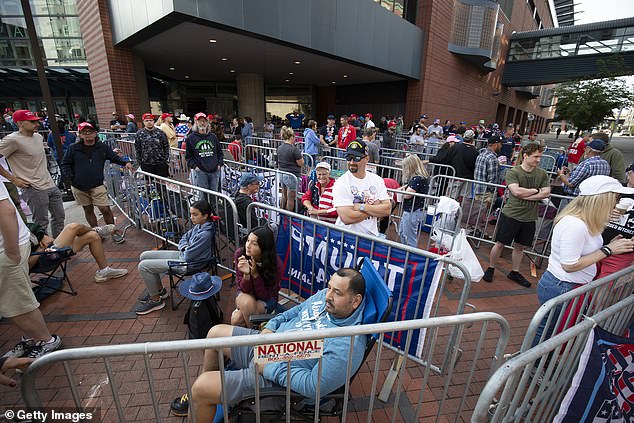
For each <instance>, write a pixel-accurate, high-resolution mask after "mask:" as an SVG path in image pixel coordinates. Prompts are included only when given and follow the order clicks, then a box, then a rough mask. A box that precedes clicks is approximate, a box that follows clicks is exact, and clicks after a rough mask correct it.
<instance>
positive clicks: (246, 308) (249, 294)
mask: <svg viewBox="0 0 634 423" xmlns="http://www.w3.org/2000/svg"><path fill="white" fill-rule="evenodd" d="M234 261H235V265H236V282H237V284H238V296H237V297H236V309H235V310H234V311H233V313H232V314H231V324H232V325H234V326H244V327H247V326H248V325H249V316H251V315H252V314H262V313H272V312H273V311H274V310H275V307H276V305H277V296H278V293H279V291H280V281H281V280H282V270H283V267H284V265H283V264H282V261H281V260H280V258H279V257H278V256H277V253H276V250H275V239H274V235H273V231H271V229H269V228H268V227H265V226H263V227H259V228H255V229H253V230H252V231H251V232H250V233H249V236H248V237H247V240H246V242H245V244H244V247H243V248H238V249H237V250H236V253H235V255H234Z"/></svg>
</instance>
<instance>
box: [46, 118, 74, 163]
mask: <svg viewBox="0 0 634 423" xmlns="http://www.w3.org/2000/svg"><path fill="white" fill-rule="evenodd" d="M57 125H58V127H59V137H60V138H61V141H62V151H63V153H64V154H66V151H68V146H69V145H72V144H74V143H75V141H76V140H77V137H76V136H75V134H73V133H72V132H68V130H67V129H66V123H65V122H64V121H63V120H58V121H57ZM46 144H47V145H48V148H50V150H51V151H52V152H53V157H55V160H57V162H58V163H59V162H61V161H62V159H61V158H59V157H57V149H56V148H55V139H54V138H53V132H51V133H49V134H48V138H47V139H46ZM62 158H64V156H62Z"/></svg>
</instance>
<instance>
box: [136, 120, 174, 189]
mask: <svg viewBox="0 0 634 423" xmlns="http://www.w3.org/2000/svg"><path fill="white" fill-rule="evenodd" d="M134 149H135V150H136V158H137V160H138V163H139V165H140V166H141V170H142V171H144V172H148V173H153V174H154V175H158V176H163V177H165V178H169V176H170V175H169V165H168V163H169V159H170V144H169V141H168V140H167V136H166V135H165V132H163V131H161V130H160V129H159V128H157V127H156V126H154V116H152V114H151V113H144V114H143V128H142V129H140V130H139V132H137V133H136V136H135V141H134Z"/></svg>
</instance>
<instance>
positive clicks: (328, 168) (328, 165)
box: [315, 162, 330, 172]
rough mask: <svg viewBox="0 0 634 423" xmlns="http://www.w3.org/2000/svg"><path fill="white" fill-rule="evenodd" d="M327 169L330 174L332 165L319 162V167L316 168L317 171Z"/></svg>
mask: <svg viewBox="0 0 634 423" xmlns="http://www.w3.org/2000/svg"><path fill="white" fill-rule="evenodd" d="M320 168H321V169H326V170H327V171H328V172H330V163H327V162H319V163H317V166H315V169H320Z"/></svg>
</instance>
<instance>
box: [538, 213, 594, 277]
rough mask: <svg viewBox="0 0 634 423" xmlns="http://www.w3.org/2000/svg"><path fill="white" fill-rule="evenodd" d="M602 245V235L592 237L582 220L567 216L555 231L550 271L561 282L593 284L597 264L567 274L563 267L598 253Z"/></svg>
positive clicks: (549, 261) (551, 249)
mask: <svg viewBox="0 0 634 423" xmlns="http://www.w3.org/2000/svg"><path fill="white" fill-rule="evenodd" d="M602 245H603V238H602V237H601V234H598V235H595V236H592V235H590V232H588V227H587V226H586V224H585V223H583V221H582V220H581V219H579V218H578V217H574V216H566V217H564V218H563V219H561V220H560V221H559V223H557V224H556V225H555V229H553V237H552V244H551V246H550V257H549V258H548V271H549V272H550V273H552V274H553V275H554V276H555V277H556V278H557V279H559V280H561V281H566V282H572V283H578V284H586V283H588V282H591V281H592V280H593V279H594V276H595V275H596V273H597V266H596V264H593V265H591V266H588V267H586V268H584V269H581V270H577V271H576V272H571V273H569V272H566V271H565V270H564V269H563V268H562V267H561V265H562V263H563V264H575V263H576V262H577V261H578V260H579V259H580V258H581V257H582V256H585V255H588V254H590V253H593V252H595V251H597V250H598V249H599V248H601V246H602Z"/></svg>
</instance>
